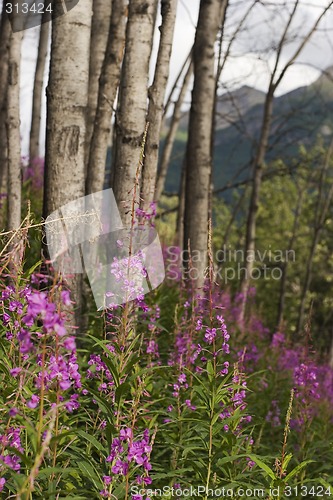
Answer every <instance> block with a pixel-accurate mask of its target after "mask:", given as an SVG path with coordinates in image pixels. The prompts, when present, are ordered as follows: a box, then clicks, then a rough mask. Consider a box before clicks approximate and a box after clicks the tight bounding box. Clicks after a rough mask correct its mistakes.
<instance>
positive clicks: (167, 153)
mask: <svg viewBox="0 0 333 500" xmlns="http://www.w3.org/2000/svg"><path fill="white" fill-rule="evenodd" d="M192 73H193V63H192V62H190V64H189V67H188V69H187V72H186V74H185V77H184V81H183V84H182V87H181V90H180V93H179V96H178V99H177V101H176V103H175V107H174V110H173V115H172V118H171V123H170V127H169V130H168V133H167V136H166V138H165V142H164V146H163V151H162V155H161V161H160V167H159V170H158V172H157V181H156V188H155V195H154V198H155V200H156V201H159V200H160V198H161V195H162V193H163V189H164V185H165V179H166V176H167V173H168V166H169V163H170V158H171V153H172V148H173V145H174V143H175V139H176V134H177V130H178V126H179V122H180V119H181V117H182V112H181V108H182V105H183V102H184V99H185V96H186V92H187V90H188V87H189V84H190V80H191V77H192Z"/></svg>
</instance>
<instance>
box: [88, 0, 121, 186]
mask: <svg viewBox="0 0 333 500" xmlns="http://www.w3.org/2000/svg"><path fill="white" fill-rule="evenodd" d="M127 6H128V0H113V2H112V14H111V23H110V29H109V38H108V43H107V48H106V53H105V59H104V63H103V67H102V71H101V77H100V81H99V91H98V104H97V109H96V116H95V123H94V128H93V133H92V139H91V146H90V153H89V162H88V171H87V181H86V192H87V194H90V193H94V192H97V191H101V190H102V189H103V184H104V176H105V163H106V154H107V148H108V140H109V137H110V132H111V120H112V115H113V105H114V101H115V99H116V95H117V90H118V86H119V79H120V71H121V62H122V59H123V52H124V46H125V32H126V19H127V9H128V7H127ZM87 140H88V138H87Z"/></svg>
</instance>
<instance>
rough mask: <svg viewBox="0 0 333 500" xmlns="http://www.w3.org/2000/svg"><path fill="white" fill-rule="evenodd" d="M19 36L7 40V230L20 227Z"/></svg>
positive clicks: (16, 34) (14, 35)
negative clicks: (8, 42)
mask: <svg viewBox="0 0 333 500" xmlns="http://www.w3.org/2000/svg"><path fill="white" fill-rule="evenodd" d="M21 42H22V32H18V33H13V32H12V34H11V37H10V48H9V65H8V87H7V122H6V125H7V151H8V202H7V207H8V215H7V226H8V230H14V229H17V228H19V227H20V224H21V177H22V176H21V137H20V62H21Z"/></svg>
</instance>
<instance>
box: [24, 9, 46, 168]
mask: <svg viewBox="0 0 333 500" xmlns="http://www.w3.org/2000/svg"><path fill="white" fill-rule="evenodd" d="M45 12H46V11H45ZM45 15H49V13H48V12H46V14H43V16H45ZM49 33H50V23H49V22H44V23H42V24H41V27H40V35H39V45H38V55H37V63H36V71H35V80H34V90H33V97H32V117H31V130H30V146H29V160H30V163H31V162H32V161H33V160H34V159H35V158H38V157H39V156H40V151H39V136H40V121H41V107H42V91H43V84H44V70H45V63H46V58H47V53H48V47H49Z"/></svg>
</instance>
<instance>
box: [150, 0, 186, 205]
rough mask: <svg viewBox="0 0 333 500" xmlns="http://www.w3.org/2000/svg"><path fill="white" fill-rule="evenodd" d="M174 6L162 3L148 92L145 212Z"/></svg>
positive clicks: (170, 1) (153, 168)
mask: <svg viewBox="0 0 333 500" xmlns="http://www.w3.org/2000/svg"><path fill="white" fill-rule="evenodd" d="M177 2H178V0H161V14H162V25H161V26H160V32H161V36H160V44H159V50H158V55H157V61H156V68H155V75H154V81H153V84H152V86H151V87H150V89H149V92H148V95H149V107H148V116H147V121H148V123H149V129H148V134H147V142H146V154H145V160H144V164H143V169H142V180H141V206H142V208H143V209H144V210H147V209H148V208H149V206H150V204H151V203H152V202H153V201H154V192H155V184H156V173H157V165H158V153H159V144H160V134H161V125H162V119H163V104H164V97H165V91H166V86H167V82H168V78H169V64H170V58H171V51H172V42H173V34H174V28H175V21H176V11H177Z"/></svg>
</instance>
